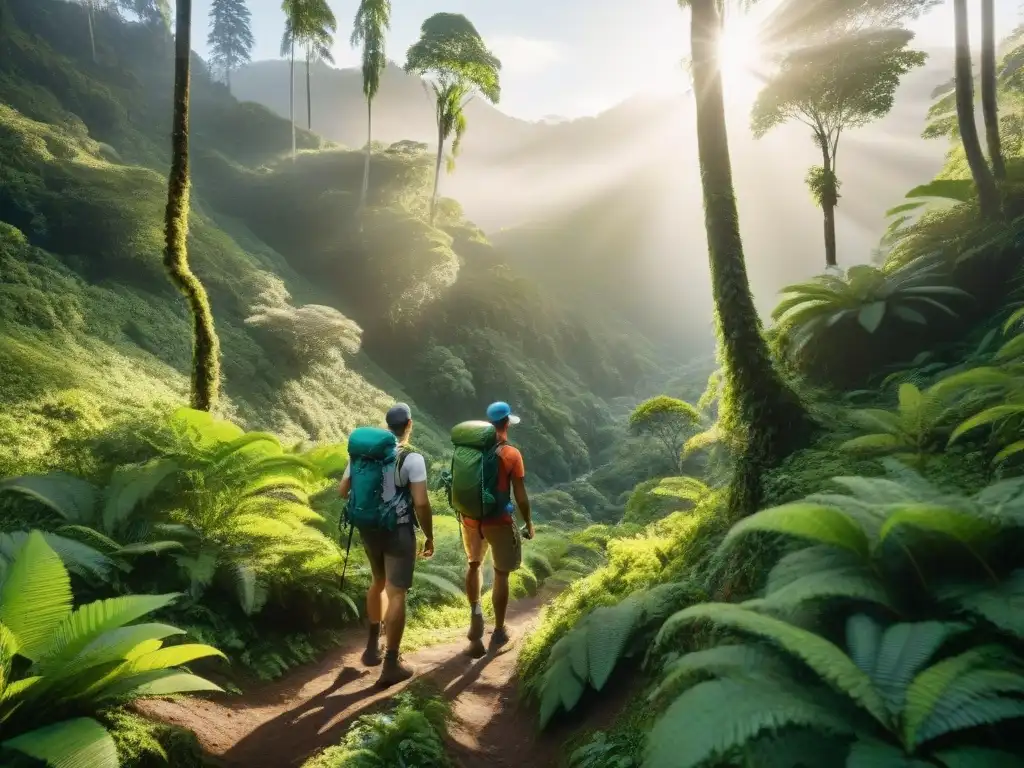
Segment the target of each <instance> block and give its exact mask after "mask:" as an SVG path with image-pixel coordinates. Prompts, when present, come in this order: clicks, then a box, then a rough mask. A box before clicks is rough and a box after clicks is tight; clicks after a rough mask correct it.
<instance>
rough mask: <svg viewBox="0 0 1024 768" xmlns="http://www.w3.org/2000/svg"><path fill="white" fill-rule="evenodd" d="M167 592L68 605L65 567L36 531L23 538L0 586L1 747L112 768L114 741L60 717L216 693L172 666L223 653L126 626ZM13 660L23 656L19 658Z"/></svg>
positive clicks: (81, 721)
mask: <svg viewBox="0 0 1024 768" xmlns="http://www.w3.org/2000/svg"><path fill="white" fill-rule="evenodd" d="M175 597H176V596H175V595H162V596H146V595H132V596H126V597H118V598H114V599H112V600H103V601H100V602H97V603H90V604H87V605H83V606H81V607H79V608H77V609H75V610H72V594H71V585H70V581H69V579H68V574H67V571H66V570H65V568H64V566H63V565H62V563H61V561H60V558H59V557H58V556H57V554H56V552H54V551H53V550H52V549H51V548H50V547H49V546H48V544H47V543H46V539H45V538H44V537H43V536H42V535H41V534H40V533H39V532H33V533H31V534H30V535H29V536H27V537H26V539H25V541H24V543H23V545H22V546H21V548H20V549H19V550H18V551H17V553H16V554H15V556H14V557H13V559H12V560H11V562H10V564H9V566H8V567H7V568H6V569H5V572H4V574H3V582H2V584H0V722H2V723H3V724H4V737H5V738H4V741H2V742H0V748H3V749H8V750H13V751H16V752H21V753H23V754H25V755H28V756H30V757H34V758H36V759H38V760H41V761H43V762H46V763H47V764H49V765H53V766H58V767H59V766H89V767H90V768H117V764H118V762H117V753H116V750H115V749H114V743H113V741H112V739H111V738H110V736H109V735H108V734H107V733H106V731H105V730H104V729H103V727H102V726H101V725H100V724H99V723H97V722H96V721H94V720H91V719H89V718H81V717H77V718H68V719H62V718H63V717H65V716H67V715H69V714H70V713H81V712H87V711H89V710H93V711H95V710H97V709H99V708H103V707H106V706H110V705H111V704H116V703H119V702H125V701H130V700H132V699H135V698H139V697H141V696H163V695H168V694H177V693H188V692H192V691H219V690H220V688H218V687H217V686H216V685H214V684H213V683H211V682H209V681H207V680H204V679H203V678H201V677H197V676H195V675H191V674H188V673H186V672H182V671H179V670H178V669H176V667H178V666H180V665H183V664H187V663H189V662H190V661H194V660H196V659H200V658H205V657H209V656H221V655H222V654H221V653H220V651H218V650H217V649H215V648H212V647H210V646H206V645H199V644H185V645H175V646H167V647H164V645H163V641H164V640H165V639H166V638H168V637H171V636H173V635H177V634H180V633H181V631H180V630H178V629H176V628H174V627H170V626H167V625H163V624H133V623H132V622H134V621H136V620H137V619H139V618H142V617H143V616H145V615H146V614H147V613H150V612H152V611H153V610H156V609H159V608H161V607H163V606H165V605H167V604H169V603H170V602H171V601H173V600H174V599H175ZM17 657H22V659H23V660H24V661H25V662H27V665H26V664H19V665H18V666H17V669H19V670H23V674H22V673H20V672H17V673H16V672H15V669H16V667H15V666H14V664H13V662H14V661H15V659H17Z"/></svg>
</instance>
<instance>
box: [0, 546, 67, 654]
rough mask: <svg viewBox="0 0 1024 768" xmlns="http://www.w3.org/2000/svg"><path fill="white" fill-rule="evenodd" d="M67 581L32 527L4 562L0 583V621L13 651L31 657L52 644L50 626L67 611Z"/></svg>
mask: <svg viewBox="0 0 1024 768" xmlns="http://www.w3.org/2000/svg"><path fill="white" fill-rule="evenodd" d="M71 603H72V595H71V581H70V579H69V578H68V572H67V570H66V569H65V568H64V565H63V563H61V561H60V558H59V557H58V556H57V553H56V552H54V551H53V549H51V548H50V546H49V545H48V544H47V543H46V539H45V538H43V535H42V534H41V533H40V532H39V531H32V533H30V534H29V535H28V537H27V538H26V539H25V543H24V544H22V546H21V549H19V550H18V552H17V554H16V555H15V556H14V559H13V561H12V562H11V563H10V564H9V565H8V566H7V569H6V572H5V574H4V580H3V584H0V624H3V625H5V626H6V627H7V629H8V630H9V631H10V634H11V636H12V637H13V638H14V640H15V643H16V645H15V649H14V650H15V653H18V654H20V655H21V656H24V657H25V658H27V659H29V660H31V661H35V660H36V659H38V658H40V657H41V656H43V655H44V654H45V653H46V652H47V650H48V649H49V648H51V647H52V643H53V633H54V630H55V629H56V628H57V627H59V626H60V625H61V623H62V622H63V621H65V620H66V619H65V617H67V616H68V615H69V614H70V613H71Z"/></svg>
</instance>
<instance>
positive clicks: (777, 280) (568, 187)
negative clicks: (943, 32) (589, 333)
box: [232, 49, 951, 350]
mask: <svg viewBox="0 0 1024 768" xmlns="http://www.w3.org/2000/svg"><path fill="white" fill-rule="evenodd" d="M950 68H951V59H950V54H949V51H948V50H943V49H939V50H936V51H932V52H930V55H929V59H928V61H927V63H926V65H925V66H924V67H921V68H919V69H915V70H913V71H912V72H910V73H909V74H908V75H907V76H906V77H905V78H904V79H903V80H902V82H901V83H900V87H899V91H898V93H897V97H896V104H895V107H894V109H893V110H892V112H891V113H890V114H889V115H887V116H886V117H885V118H884V119H882V120H880V121H878V122H876V123H872V124H870V125H867V126H865V127H863V128H860V129H858V130H857V131H856V132H853V133H851V134H850V135H849V137H848V138H847V139H845V140H844V149H843V153H844V154H843V158H842V172H843V191H842V204H841V205H840V206H839V208H838V210H837V219H838V232H839V237H840V240H841V242H842V244H843V248H842V254H841V255H840V258H841V259H842V263H843V264H845V265H849V264H853V263H863V262H866V261H868V260H869V259H870V258H871V250H872V248H874V246H875V245H876V243H877V241H878V238H879V237H880V236H881V235H882V234H883V232H884V229H885V224H884V213H885V211H886V210H888V209H889V208H891V207H892V206H894V205H896V204H897V203H898V202H899V200H900V198H902V197H903V194H904V193H905V192H906V190H908V189H910V188H911V187H913V186H915V185H916V184H917V183H919V181H920V180H921V179H922V178H929V177H931V176H933V175H934V174H935V173H936V172H938V170H939V169H940V168H941V166H942V162H943V157H944V154H945V152H946V147H945V146H944V144H943V143H942V142H941V141H927V142H926V141H921V140H920V134H921V131H922V130H923V129H924V127H925V124H926V119H925V115H926V113H927V111H928V107H929V104H930V103H931V94H932V91H933V90H934V89H935V88H936V87H937V86H939V85H941V84H942V83H944V82H946V81H947V80H948V79H949V72H950ZM303 71H304V70H301V68H300V70H299V71H298V73H297V76H296V83H297V86H298V87H297V89H296V114H298V115H301V116H302V120H300V125H302V126H305V125H306V123H305V115H306V112H305V109H306V106H305V105H306V102H305V98H306V96H305V88H304V87H302V86H301V83H302V80H303V77H304V75H303V74H302V72H303ZM311 81H312V86H311V87H312V93H313V108H314V113H313V121H314V129H315V130H318V131H320V132H321V133H322V135H324V136H325V137H327V138H329V139H331V140H334V141H337V142H340V143H342V144H344V145H346V146H349V147H352V148H358V147H362V146H363V144H364V142H365V135H364V134H365V126H364V122H365V121H364V119H363V117H364V116H363V109H362V105H361V93H360V75H359V71H358V70H357V69H336V68H333V67H330V66H328V65H326V64H324V63H318V64H315V65H314V67H313V69H312V77H311ZM381 83H382V84H381V93H380V97H379V98H378V99H377V101H376V102H375V107H374V114H375V118H374V123H375V128H374V137H375V139H376V140H379V141H381V142H391V141H396V140H398V139H415V140H417V141H422V142H425V143H427V144H428V145H429V146H430V147H431V148H434V147H436V137H435V135H434V134H435V129H434V128H433V110H432V106H431V101H430V98H429V96H428V94H427V93H425V92H424V88H423V84H422V82H421V81H420V80H419V78H417V77H415V76H413V75H410V74H407V73H405V72H403V71H401V69H400V68H399V67H398V66H396V65H394V64H390V65H389V66H388V68H387V69H386V70H385V72H384V74H383V77H382V80H381ZM232 89H233V91H234V93H235V94H236V95H237V96H239V97H240V98H244V99H250V100H252V101H255V102H258V103H261V104H264V105H266V106H268V107H269V108H270V109H271V110H273V111H274V112H275V113H277V114H280V115H284V116H287V115H288V103H289V102H288V98H289V89H288V64H287V62H285V61H261V62H255V63H253V64H251V65H249V66H247V67H244V68H242V69H241V70H240V71H239V72H237V73H235V74H234V75H233V78H232ZM747 106H748V105H746V104H745V103H743V102H741V101H738V100H737V101H730V103H729V105H728V109H729V113H730V118H731V121H730V129H729V130H730V141H731V142H732V152H733V155H734V158H735V164H734V172H735V174H736V186H737V190H738V194H739V195H741V197H742V198H743V199H753V198H757V199H759V204H758V205H757V206H749V208H750V209H749V210H748V211H746V212H745V213H746V215H745V216H744V217H743V218H742V219H741V226H742V231H743V236H744V238H745V239H746V240H747V241H748V242H751V243H753V244H755V248H756V250H755V253H754V254H753V258H751V259H750V262H749V264H748V269H749V271H750V273H751V284H752V287H753V290H754V293H755V299H756V301H757V304H758V307H759V308H760V310H761V311H762V312H763V313H764V314H765V316H767V314H768V313H769V312H770V310H771V308H772V306H773V305H774V302H775V297H776V295H777V291H778V290H779V289H780V288H782V287H783V286H784V285H787V284H789V283H791V282H794V281H796V280H799V279H802V278H803V277H804V276H805V275H807V274H808V273H809V272H811V271H813V270H814V268H815V267H816V264H817V261H818V251H817V248H816V245H817V236H818V234H819V230H820V222H819V221H818V219H817V217H816V216H815V215H814V210H813V207H812V206H810V205H808V204H807V201H808V196H807V191H806V187H805V186H804V175H805V172H806V168H807V166H808V165H810V164H811V163H812V162H814V158H815V155H816V148H815V145H814V143H813V141H812V140H811V138H810V136H809V135H808V133H807V131H806V129H805V127H804V126H801V125H795V124H794V125H789V126H785V127H784V128H781V129H780V130H779V131H778V132H773V133H772V134H771V135H769V136H766V137H765V138H763V139H755V138H754V137H753V136H752V135H751V133H750V132H749V131H748V130H747V127H746V126H745V125H744V112H745V110H746V109H747ZM465 112H466V119H467V124H468V128H467V131H466V135H465V139H464V141H463V146H462V148H461V151H460V154H459V158H458V161H457V168H456V170H455V172H454V173H452V174H449V175H444V176H443V179H442V193H443V194H445V195H448V196H450V197H452V198H455V199H457V200H459V201H460V202H462V204H463V205H464V207H465V210H466V215H467V216H468V217H469V218H471V219H473V220H474V221H475V222H476V223H477V224H478V225H479V226H481V227H482V228H483V229H484V230H485V232H486V234H487V237H488V239H489V240H491V241H492V242H493V243H494V245H495V246H496V247H497V248H498V249H499V250H500V251H501V252H502V254H503V257H504V258H506V259H507V260H508V261H509V262H510V263H512V264H513V265H515V266H517V267H521V268H522V269H523V271H524V273H526V274H530V275H537V276H538V277H540V278H541V279H542V280H544V281H546V282H547V281H550V282H558V283H561V284H563V285H565V286H566V287H567V289H568V290H569V291H570V297H571V298H572V299H574V300H575V301H576V302H577V304H582V305H587V304H594V303H600V304H601V305H602V306H612V307H614V308H615V309H616V311H617V312H619V313H621V314H622V315H623V316H625V317H627V318H629V319H630V320H631V321H632V322H633V323H634V324H636V325H638V326H639V327H640V328H641V329H642V330H643V331H644V333H645V334H646V335H648V336H652V337H659V338H662V339H664V340H665V341H667V342H668V343H675V344H679V343H680V341H679V340H682V342H681V343H682V344H684V345H686V346H687V347H689V346H690V345H696V346H698V347H700V348H704V349H708V350H710V348H711V344H712V338H711V334H710V333H709V327H708V322H707V318H708V317H709V315H710V312H711V303H710V289H709V286H710V277H709V275H708V273H707V265H706V260H705V258H704V254H705V250H706V245H707V244H706V239H705V236H704V228H703V220H702V216H701V201H700V197H699V194H698V190H697V187H696V185H695V184H694V183H693V181H694V179H695V178H697V177H698V176H699V169H698V167H697V165H696V143H695V139H694V126H695V123H694V113H693V104H692V102H691V101H690V100H689V99H688V98H687V96H686V94H683V93H680V94H678V95H672V96H664V95H660V96H659V95H642V96H636V97H634V98H632V99H629V100H628V101H626V102H623V103H622V104H619V105H616V106H615V107H612V108H610V109H608V110H606V111H605V112H603V113H601V114H599V115H597V116H595V117H584V118H577V119H574V120H570V121H565V122H561V123H557V124H554V125H550V124H546V123H532V122H527V121H523V120H519V119H516V118H512V117H509V116H507V115H505V114H503V113H502V112H500V111H499V110H498V109H497V108H495V107H492V106H491V105H489V104H487V103H486V102H485V101H484V100H482V99H476V100H473V101H471V102H470V103H469V104H468V105H467V106H466V110H465ZM765 188H771V189H773V190H775V191H776V194H774V195H771V196H770V197H769V198H767V199H765V198H764V196H763V195H762V191H763V190H764V189H765ZM780 226H782V227H784V228H785V231H786V232H787V235H788V237H787V238H786V239H785V240H782V239H780V238H778V237H777V232H778V228H779V227H780ZM625 253H628V254H629V258H623V254H625Z"/></svg>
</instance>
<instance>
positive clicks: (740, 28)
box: [718, 17, 764, 104]
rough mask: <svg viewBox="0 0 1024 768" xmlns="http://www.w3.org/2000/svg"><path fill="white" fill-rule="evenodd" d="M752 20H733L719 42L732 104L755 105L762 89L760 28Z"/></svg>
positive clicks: (727, 89)
mask: <svg viewBox="0 0 1024 768" xmlns="http://www.w3.org/2000/svg"><path fill="white" fill-rule="evenodd" d="M751 21H752V20H751V19H749V18H744V17H740V18H736V19H730V20H729V23H728V24H726V25H725V29H724V30H723V32H722V37H721V38H720V39H719V42H718V53H719V56H718V59H719V62H720V66H721V67H722V80H723V81H724V82H723V84H724V86H725V97H726V99H727V100H728V101H730V102H734V103H736V102H739V103H742V104H747V103H751V102H753V100H754V98H755V97H756V96H757V92H758V91H759V90H760V88H761V79H760V78H759V77H758V73H759V72H760V71H761V70H762V69H763V66H764V58H763V55H762V52H761V47H760V45H759V43H758V36H757V28H756V26H755V25H754V24H753V23H751Z"/></svg>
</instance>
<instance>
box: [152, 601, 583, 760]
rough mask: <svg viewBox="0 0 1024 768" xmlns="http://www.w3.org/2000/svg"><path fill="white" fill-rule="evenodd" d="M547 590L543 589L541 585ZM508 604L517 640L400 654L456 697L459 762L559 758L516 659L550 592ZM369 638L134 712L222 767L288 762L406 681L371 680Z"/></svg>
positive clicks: (456, 642) (382, 702)
mask: <svg viewBox="0 0 1024 768" xmlns="http://www.w3.org/2000/svg"><path fill="white" fill-rule="evenodd" d="M544 592H546V590H545V591H544ZM544 592H542V594H541V595H538V596H537V597H534V598H530V599H527V600H521V601H518V602H517V603H515V604H513V605H511V606H510V607H509V616H508V621H507V623H508V625H509V627H511V628H512V629H513V630H514V633H515V634H514V644H513V646H512V647H511V648H509V649H508V650H506V651H504V652H503V653H500V654H498V655H491V654H488V655H487V656H485V657H484V658H482V659H477V660H473V659H471V658H469V657H468V656H465V655H463V653H462V652H463V650H464V649H465V647H466V645H467V642H466V640H465V636H464V634H461V633H464V632H465V630H461V632H460V633H451V634H448V635H447V636H446V637H445V642H442V643H441V644H438V645H434V646H431V647H429V648H424V649H422V650H420V651H416V652H415V653H410V654H409V655H408V656H406V660H407V661H408V662H409V663H410V664H412V665H413V666H415V667H416V669H417V672H418V674H417V675H416V678H414V680H415V679H426V680H429V681H430V682H431V683H432V684H433V685H434V686H435V687H437V688H438V689H439V690H443V691H444V694H443V695H444V696H445V697H446V698H448V699H449V700H451V701H452V702H453V705H454V711H455V717H456V722H455V724H454V725H453V727H452V732H451V737H450V739H449V742H450V743H449V746H450V751H451V753H452V755H453V757H454V758H455V759H456V760H457V761H458V763H459V764H460V765H461V766H462V767H463V768H477V767H478V766H479V767H480V768H483V767H484V766H489V767H490V768H503V767H504V766H509V767H511V766H523V765H528V766H531V768H544V767H545V766H554V765H556V763H557V755H558V751H559V744H560V743H561V741H562V738H563V737H564V734H557V733H552V734H550V735H547V736H541V735H540V734H539V733H538V730H537V717H536V713H535V712H534V711H532V710H528V709H525V708H523V707H521V706H520V704H519V701H518V691H517V688H516V680H515V661H516V656H517V655H518V651H519V647H520V645H521V643H522V639H523V636H524V635H525V634H526V633H527V632H529V631H530V629H531V628H532V627H533V626H534V624H535V622H536V619H537V616H538V613H539V611H540V608H541V607H542V606H543V604H544V602H545V601H546V599H547V598H549V597H550V594H549V593H548V594H545V593H544ZM364 644H365V638H364V636H363V634H362V633H359V634H353V635H352V636H351V637H350V638H348V639H347V641H346V642H345V643H343V644H342V646H341V647H339V648H338V649H336V650H335V651H333V652H332V653H330V654H328V655H327V656H326V657H325V658H324V659H322V660H321V661H319V662H314V663H312V664H309V665H307V666H305V667H301V668H299V669H297V670H295V671H294V672H292V673H291V674H289V675H287V676H286V677H285V678H283V679H281V680H278V681H276V682H274V683H271V684H269V685H267V686H265V687H263V688H260V689H256V690H253V691H249V692H247V693H246V694H245V695H244V696H234V697H227V696H221V697H217V698H215V699H208V700H206V699H183V700H178V701H172V700H160V699H157V700H150V701H146V702H143V703H140V704H139V709H140V711H142V712H144V713H145V714H147V715H150V716H152V717H154V718H156V719H159V720H162V721H165V722H168V723H174V724H175V725H180V726H183V727H185V728H189V729H190V730H192V731H194V732H195V734H196V735H197V736H198V737H199V741H200V742H201V744H202V745H203V748H204V749H205V750H206V751H207V752H208V753H209V755H210V756H211V758H212V759H213V761H214V762H216V763H217V764H219V765H222V766H225V768H228V767H230V768H236V767H237V768H242V766H244V767H245V768H292V766H299V765H301V764H302V762H303V761H304V760H305V759H306V758H308V757H309V756H310V755H311V754H313V753H314V752H317V751H318V750H320V749H322V748H323V747H326V746H330V745H333V744H337V743H338V742H339V741H340V740H341V738H342V736H343V735H344V733H345V732H346V730H347V729H348V727H349V726H350V725H351V724H352V722H353V721H354V720H355V719H356V718H357V717H359V716H360V715H362V714H366V713H368V712H373V711H376V710H378V709H382V708H385V707H386V704H387V700H388V699H389V698H391V697H392V696H394V695H395V694H396V693H398V692H399V691H401V690H402V689H403V688H404V687H405V685H407V684H403V685H397V686H394V687H392V688H389V689H387V690H380V689H378V688H377V687H376V686H375V684H374V683H375V681H376V679H377V675H378V674H379V671H380V670H379V668H375V669H366V668H365V667H363V666H362V664H361V663H360V661H359V656H360V654H361V653H362V650H363V647H364Z"/></svg>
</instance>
